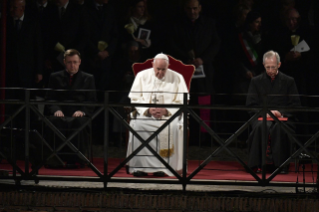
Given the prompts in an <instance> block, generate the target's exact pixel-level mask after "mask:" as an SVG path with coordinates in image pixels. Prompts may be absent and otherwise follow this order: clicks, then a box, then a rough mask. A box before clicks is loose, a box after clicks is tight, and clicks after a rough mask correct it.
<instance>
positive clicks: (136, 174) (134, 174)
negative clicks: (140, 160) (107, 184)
mask: <svg viewBox="0 0 319 212" xmlns="http://www.w3.org/2000/svg"><path fill="white" fill-rule="evenodd" d="M133 176H134V177H144V176H147V173H146V172H142V171H136V172H133Z"/></svg>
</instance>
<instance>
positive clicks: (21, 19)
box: [13, 13, 24, 21]
mask: <svg viewBox="0 0 319 212" xmlns="http://www.w3.org/2000/svg"><path fill="white" fill-rule="evenodd" d="M13 19H14V20H15V21H17V20H20V21H23V19H24V13H23V15H22V16H21V17H20V18H16V17H15V18H13Z"/></svg>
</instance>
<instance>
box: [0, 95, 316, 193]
mask: <svg viewBox="0 0 319 212" xmlns="http://www.w3.org/2000/svg"><path fill="white" fill-rule="evenodd" d="M23 91H24V100H8V99H5V100H1V101H0V104H2V105H5V106H6V107H11V106H12V105H18V107H17V109H16V110H15V111H14V112H13V113H11V114H10V116H6V118H5V119H4V121H3V122H2V123H1V124H0V130H4V129H7V130H8V129H9V130H13V129H15V126H14V124H13V123H12V122H13V121H14V119H15V118H17V117H18V115H19V114H21V113H23V112H24V127H23V128H21V129H20V132H23V133H24V136H23V140H24V170H23V169H22V168H20V167H19V166H18V165H17V152H16V145H17V144H16V143H15V141H14V140H12V139H11V141H12V143H11V144H10V145H11V146H10V149H11V151H10V154H8V153H4V151H3V148H2V149H0V157H1V158H3V159H5V160H6V161H7V162H8V163H9V164H10V165H11V166H12V175H9V176H0V179H12V180H15V182H16V183H17V184H19V182H20V181H21V180H35V181H39V180H56V181H93V182H102V183H103V184H104V188H105V189H106V188H107V187H108V183H109V182H121V183H163V184H179V185H181V186H182V189H183V190H186V187H187V185H189V184H197V185H198V184H202V185H246V186H284V187H295V186H296V183H286V182H272V180H273V179H274V177H275V176H276V175H277V174H278V173H279V172H280V171H281V169H282V168H283V166H285V165H287V164H288V163H290V161H291V160H293V159H295V158H297V157H298V156H299V155H300V153H305V154H307V155H309V156H310V157H311V159H313V160H314V161H315V163H316V164H319V160H318V156H317V155H316V153H314V152H313V151H310V150H309V147H310V146H311V145H313V144H315V142H316V140H317V139H318V137H319V131H316V132H315V133H313V134H312V135H311V136H308V137H307V139H308V138H309V139H308V140H307V141H304V142H302V141H300V137H299V136H297V135H296V133H294V132H292V131H291V129H290V128H289V127H287V126H286V123H285V122H281V121H279V120H278V119H277V117H275V116H274V115H273V114H272V113H271V112H270V110H271V109H272V108H271V107H268V106H267V105H266V101H264V104H263V106H262V107H259V108H247V107H245V106H225V105H217V104H214V105H188V103H187V102H188V101H187V100H188V98H187V95H188V94H186V93H185V94H183V98H184V101H183V102H184V103H183V104H181V105H176V104H174V105H168V104H157V105H156V106H157V107H165V108H179V110H178V111H177V112H176V113H175V114H173V115H172V117H170V118H169V119H168V120H167V121H166V122H165V123H164V124H163V125H162V126H161V127H160V128H159V129H158V130H157V131H156V132H154V133H153V134H152V135H151V136H150V137H149V138H148V139H143V138H142V137H141V136H140V135H139V134H138V133H137V132H136V131H134V129H133V128H132V127H131V126H130V124H129V123H128V122H127V120H126V119H125V118H124V117H123V116H122V115H120V114H119V113H118V111H117V108H124V107H128V106H129V107H137V106H143V107H152V106H154V105H153V104H125V103H116V102H113V101H112V100H110V95H113V94H114V93H116V92H113V91H105V92H103V95H104V96H103V100H100V101H98V102H95V103H92V102H91V103H83V102H82V103H78V102H54V101H45V100H41V101H38V100H36V99H33V98H30V96H31V95H30V94H31V92H35V91H37V89H23ZM61 92H63V91H61ZM81 92H92V91H91V90H90V91H85V90H81ZM32 96H34V95H32ZM265 98H266V96H265ZM39 104H44V105H52V104H55V105H82V106H89V107H95V112H94V114H93V115H92V116H91V117H90V119H89V120H87V121H86V122H85V123H84V124H83V125H82V126H81V127H80V128H79V129H76V130H75V131H74V132H73V133H72V134H71V135H70V136H68V137H66V136H65V135H64V134H63V133H61V131H60V130H59V129H58V128H57V127H56V126H55V125H54V124H52V123H51V122H50V120H49V119H48V118H47V117H46V116H45V115H44V114H43V113H41V112H40V111H39V109H38V107H37V105H39ZM196 109H209V110H214V111H224V112H227V111H229V110H236V111H241V112H243V111H247V112H248V111H255V112H256V113H255V115H253V116H252V117H251V118H249V119H248V120H247V121H246V122H244V123H243V124H242V125H241V126H240V127H239V128H238V129H237V130H236V131H235V132H233V133H231V134H230V135H229V137H228V138H221V137H220V136H219V134H218V133H217V132H215V131H214V129H212V128H211V127H209V126H208V125H207V124H206V122H205V121H203V120H202V119H201V118H200V116H199V115H198V114H197V113H196V112H195V110H196ZM276 109H280V108H276ZM284 109H285V111H291V112H303V113H307V112H315V113H318V112H319V109H318V108H314V107H312V108H309V107H298V108H284ZM31 113H32V114H34V115H35V117H37V118H38V119H40V120H41V121H42V122H43V123H44V125H45V126H46V127H48V128H50V129H51V130H52V131H53V132H54V134H55V135H56V136H57V137H58V138H59V139H61V140H62V143H60V145H59V146H58V147H57V148H54V149H53V148H52V147H51V146H50V144H49V143H48V142H47V141H46V140H45V138H44V137H43V136H42V134H41V133H39V132H38V131H37V130H35V129H31V128H30V126H31V122H32V120H31V118H30V114H31ZM103 113H104V114H103ZM267 113H268V114H270V116H271V117H272V118H273V119H274V121H275V122H277V123H278V124H280V126H281V128H282V130H284V131H285V132H286V133H287V134H288V135H289V142H291V143H292V144H294V145H295V146H296V147H297V148H296V149H295V150H294V151H293V152H292V153H291V155H290V157H289V158H287V160H286V161H285V162H284V163H283V164H281V165H280V166H279V167H278V168H277V169H276V170H275V171H274V172H273V173H272V174H271V175H270V176H269V177H268V178H266V172H265V169H262V170H263V171H262V175H261V177H259V176H258V175H257V174H256V173H255V172H254V171H253V170H252V169H251V168H250V167H248V166H247V164H246V161H245V160H244V159H242V158H241V157H240V156H238V155H237V153H236V152H234V151H232V150H231V149H230V148H229V146H230V145H231V144H232V143H234V142H235V141H236V139H237V138H238V136H240V135H241V134H243V133H244V132H245V131H246V130H247V129H249V128H250V126H251V124H252V122H253V121H255V120H257V119H258V117H260V116H261V117H263V120H266V114H267ZM181 115H182V116H183V118H184V119H183V125H184V132H183V173H182V175H180V174H178V173H177V172H176V171H175V170H174V169H173V168H172V167H171V166H170V165H169V164H168V163H167V162H166V161H165V160H164V159H163V158H162V157H161V156H160V155H159V154H158V153H157V152H156V151H155V150H154V149H153V148H151V147H150V145H149V143H150V141H151V140H152V139H153V138H155V136H156V135H157V134H158V133H159V132H161V131H162V130H163V129H164V128H165V127H166V126H168V125H169V124H170V123H171V122H172V121H173V120H174V119H175V118H176V117H178V116H181ZM97 116H103V117H104V119H103V120H104V123H103V125H104V129H105V130H104V135H103V159H104V164H103V171H101V170H99V169H98V168H97V167H95V165H94V164H93V162H92V161H91V160H90V159H89V158H87V157H86V156H85V155H84V154H83V153H82V152H80V151H79V149H78V147H76V146H75V145H74V144H73V143H72V142H71V140H72V139H73V138H75V137H76V136H77V135H78V134H79V132H80V131H81V130H83V129H84V128H85V127H86V126H88V125H90V123H91V122H92V121H94V120H95V119H96V117H97ZM110 116H113V117H114V119H116V120H117V121H119V122H120V123H121V124H122V125H123V126H124V127H125V128H126V129H127V130H128V131H129V132H131V133H132V134H133V135H134V136H135V137H136V138H137V139H139V140H140V141H141V145H140V146H139V147H138V148H136V149H135V150H134V151H133V152H132V154H131V155H128V156H127V157H126V158H125V159H123V160H122V161H121V162H120V163H119V164H118V165H117V166H116V167H115V168H114V169H113V170H109V158H110V155H109V152H108V149H109V137H110V135H109V133H110V132H109V130H108V129H109V128H110V121H109V120H110ZM189 117H192V118H193V119H194V120H195V121H196V122H197V123H198V124H199V125H200V126H201V127H203V128H204V129H205V130H206V131H207V132H208V134H209V135H210V136H211V137H212V138H213V140H214V141H216V142H217V144H218V147H217V148H216V149H215V150H214V151H213V152H211V154H210V155H209V156H208V157H207V158H206V159H205V160H203V162H201V163H200V164H199V165H198V167H197V168H196V169H195V170H194V171H193V172H191V173H187V154H186V152H187V143H188V142H187V131H186V130H185V129H187V124H188V123H187V122H188V119H189ZM20 121H21V120H20ZM32 131H33V132H34V131H35V132H36V134H37V136H38V137H39V138H40V139H41V141H42V144H43V146H46V147H48V148H49V151H50V154H48V155H45V156H43V160H42V161H41V162H40V163H37V164H36V165H34V164H32V166H31V170H30V169H29V167H30V165H31V163H30V132H32ZM12 133H14V132H13V131H11V135H12ZM0 139H2V138H0ZM267 139H268V136H267V135H266V121H263V136H262V139H261V140H262V143H263V145H262V148H263V149H262V152H263V153H262V164H263V166H265V165H266V161H265V158H266V155H265V153H266V142H267ZM1 143H3V141H2V142H1V140H0V146H1ZM43 146H42V147H43ZM65 146H68V147H69V148H70V149H71V150H72V152H73V153H74V154H76V155H77V156H78V157H79V158H80V159H81V160H82V161H83V162H84V163H86V164H87V165H88V166H89V167H90V168H91V170H92V171H93V172H94V173H95V174H96V177H67V176H44V175H38V170H39V169H40V168H41V167H42V166H43V165H44V164H45V162H46V161H47V160H49V159H50V158H52V157H58V156H59V151H60V150H61V149H62V148H63V147H65ZM143 148H147V149H148V150H149V151H150V152H151V153H152V154H153V155H154V157H156V158H157V159H158V160H159V161H160V162H161V163H162V164H163V165H164V166H165V167H166V168H167V169H168V170H169V171H171V172H172V173H173V174H174V176H175V179H151V178H144V179H141V178H120V177H115V174H116V173H117V172H118V171H119V170H120V169H122V168H123V167H125V166H126V164H127V162H128V161H130V160H131V159H132V158H133V157H134V156H135V155H136V154H138V152H139V151H141V150H142V149H143ZM222 151H226V152H227V153H228V154H229V155H231V156H232V157H233V158H235V159H236V161H238V162H239V163H240V164H241V166H242V167H243V168H244V170H246V171H247V172H248V173H250V174H251V176H252V177H253V178H254V179H255V181H254V182H249V181H246V182H245V181H240V182H233V181H214V180H205V181H203V180H195V179H194V177H195V176H196V175H197V174H198V173H199V172H200V171H201V170H203V169H204V168H205V166H206V165H207V164H208V163H209V162H210V161H211V160H212V158H213V157H215V156H216V155H218V154H219V153H221V152H222ZM302 186H304V187H314V185H313V184H312V183H304V184H303V185H302Z"/></svg>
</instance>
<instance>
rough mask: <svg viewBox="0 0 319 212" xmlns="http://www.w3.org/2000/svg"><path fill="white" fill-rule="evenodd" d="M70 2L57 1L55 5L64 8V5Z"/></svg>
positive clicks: (64, 0) (65, 0)
mask: <svg viewBox="0 0 319 212" xmlns="http://www.w3.org/2000/svg"><path fill="white" fill-rule="evenodd" d="M68 1H69V0H55V4H56V5H57V6H58V7H64V5H65V4H66V3H67V2H68Z"/></svg>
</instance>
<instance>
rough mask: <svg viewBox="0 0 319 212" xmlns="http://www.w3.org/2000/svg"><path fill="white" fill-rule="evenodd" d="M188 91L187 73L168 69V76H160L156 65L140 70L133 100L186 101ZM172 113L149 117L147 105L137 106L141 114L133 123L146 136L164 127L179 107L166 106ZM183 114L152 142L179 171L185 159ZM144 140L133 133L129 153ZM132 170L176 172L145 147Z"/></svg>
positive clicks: (132, 90)
mask: <svg viewBox="0 0 319 212" xmlns="http://www.w3.org/2000/svg"><path fill="white" fill-rule="evenodd" d="M184 93H188V90H187V86H186V83H185V80H184V78H183V76H182V75H181V74H179V73H176V72H175V71H172V70H170V69H168V70H167V71H166V74H165V77H164V78H163V79H161V80H159V79H157V77H156V76H155V72H154V69H153V68H150V69H146V70H144V71H141V72H139V73H138V74H137V75H136V77H135V80H134V83H133V85H132V88H131V92H130V93H129V98H130V99H131V103H134V104H138V103H146V104H152V103H158V104H183V94H184ZM166 109H167V111H168V112H169V115H168V116H167V117H166V116H163V117H162V118H161V119H155V118H154V117H149V116H147V111H148V108H147V107H137V108H136V110H137V117H136V119H132V120H131V122H130V126H131V127H132V128H133V129H134V130H135V131H136V132H137V133H138V134H139V135H140V136H141V137H142V138H143V139H144V140H146V139H148V138H149V137H150V136H151V135H152V134H153V132H155V131H156V130H157V129H158V128H159V127H160V126H162V125H163V124H164V123H165V122H166V120H167V119H169V118H170V117H171V116H172V115H173V114H174V113H176V112H177V110H178V109H179V108H166ZM182 117H183V116H178V117H177V118H175V119H174V120H173V121H172V122H171V123H170V124H169V125H168V127H166V128H165V129H164V130H163V131H162V132H161V133H159V135H157V136H156V137H155V139H153V140H152V141H151V142H150V143H149V145H150V146H151V147H152V148H153V149H154V150H155V151H156V152H157V153H158V154H159V155H160V156H161V157H162V158H163V159H164V160H165V161H166V162H167V163H168V164H169V165H170V166H171V167H172V168H173V169H174V170H176V171H177V172H178V173H181V172H182V164H183V163H182V159H183V118H182ZM141 144H142V143H141V142H140V141H139V140H138V139H137V138H136V137H135V136H133V134H132V133H130V137H129V143H128V148H127V156H129V155H130V154H131V153H132V152H133V151H134V150H135V149H137V148H138V147H139V146H140V145H141ZM127 165H128V166H129V172H130V173H133V172H135V171H143V172H146V173H154V172H157V171H163V172H164V173H166V174H167V175H168V176H173V174H172V173H171V172H170V171H169V170H168V169H167V168H166V167H165V166H164V165H163V164H162V163H161V162H160V161H159V160H158V159H157V158H156V157H155V156H154V155H153V154H152V153H151V152H150V151H149V150H148V149H147V148H146V147H144V148H143V149H142V150H141V151H139V153H138V154H137V155H136V156H134V157H133V158H132V159H131V160H130V161H129V162H128V164H127Z"/></svg>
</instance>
